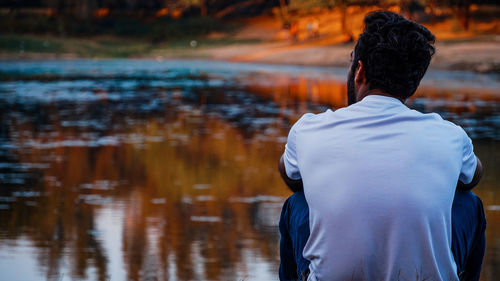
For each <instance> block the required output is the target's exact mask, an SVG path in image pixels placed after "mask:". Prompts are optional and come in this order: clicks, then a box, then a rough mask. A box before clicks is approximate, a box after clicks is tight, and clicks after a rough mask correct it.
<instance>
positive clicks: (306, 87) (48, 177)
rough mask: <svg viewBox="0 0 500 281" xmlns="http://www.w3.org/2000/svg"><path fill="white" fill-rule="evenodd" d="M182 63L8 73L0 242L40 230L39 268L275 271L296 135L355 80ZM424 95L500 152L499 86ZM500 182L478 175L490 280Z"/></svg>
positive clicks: (339, 101) (430, 107)
mask: <svg viewBox="0 0 500 281" xmlns="http://www.w3.org/2000/svg"><path fill="white" fill-rule="evenodd" d="M169 73H170V72H169ZM179 73H180V74H179V75H177V76H175V75H173V76H172V74H169V75H170V76H168V75H165V76H168V77H169V78H164V77H162V76H161V75H159V76H154V75H153V76H145V77H144V76H133V75H132V76H126V75H125V76H123V75H122V76H119V75H117V76H113V75H111V76H109V77H107V76H104V77H99V78H96V79H93V78H95V77H89V76H85V75H84V76H82V77H80V78H79V77H77V76H72V77H71V79H69V78H68V77H65V76H64V75H60V76H58V75H55V76H47V75H42V76H39V75H38V76H37V75H30V74H19V73H17V74H16V73H14V74H9V75H5V76H4V79H3V81H0V109H1V113H0V116H1V119H0V120H1V121H0V122H1V127H0V147H1V150H0V182H1V185H2V188H1V189H0V249H2V248H4V249H16V243H20V242H23V241H28V242H29V243H31V245H32V247H33V248H34V249H36V256H37V259H38V263H39V265H40V266H41V267H42V270H41V271H42V272H43V277H41V276H42V275H40V276H38V277H39V278H40V279H51V280H58V278H60V277H61V274H65V275H66V276H69V277H68V278H70V277H71V278H72V279H76V280H82V279H89V280H109V279H110V278H111V279H112V280H121V279H129V280H239V279H245V280H266V279H271V280H275V279H276V277H277V266H278V262H279V261H278V239H279V234H278V232H277V221H278V219H279V212H280V207H281V203H282V202H283V200H284V198H285V197H286V196H288V194H289V192H288V191H287V190H286V188H285V187H284V185H283V183H282V182H281V179H280V177H279V175H278V173H277V172H276V162H277V159H278V158H279V156H280V154H281V153H282V151H283V145H284V142H285V140H286V134H287V132H288V129H289V126H290V125H291V124H292V123H294V122H295V121H296V120H297V119H298V118H299V117H300V116H301V114H303V113H305V112H308V111H313V112H320V111H323V110H325V109H326V108H327V106H330V107H332V108H338V107H341V106H344V104H345V98H344V96H345V93H344V92H345V87H344V85H343V83H339V82H337V81H335V80H329V79H324V78H314V77H311V76H301V75H295V74H293V75H292V74H290V73H280V72H277V73H273V74H272V75H270V74H269V73H268V72H264V73H261V72H259V71H253V72H245V73H241V74H240V75H239V76H237V77H229V78H228V77H224V76H223V77H219V76H213V77H212V76H207V74H200V75H195V74H192V73H189V74H185V73H184V72H182V71H179ZM5 77H7V78H5ZM47 77H49V78H47ZM213 81H215V82H216V83H215V82H213ZM210 83H213V84H215V85H212V84H210ZM30 93H31V94H30ZM473 94H474V98H472V97H473ZM409 104H410V105H411V106H412V107H415V108H417V109H419V110H422V111H438V112H440V113H441V114H442V115H443V116H445V117H446V118H448V119H451V120H453V121H455V122H457V123H459V124H461V125H463V126H464V127H465V128H466V129H467V130H468V131H469V133H471V135H472V136H473V137H475V138H481V139H484V140H482V141H479V140H478V141H476V146H477V150H478V153H479V155H480V157H481V159H482V160H484V161H483V162H485V164H486V166H487V167H499V166H500V163H498V159H500V155H499V151H500V149H499V144H498V142H497V141H496V140H498V139H500V135H499V134H500V133H499V130H498V129H500V121H499V120H500V119H499V112H500V108H499V105H500V97H499V96H498V94H497V93H494V92H492V91H488V90H484V91H481V92H479V93H475V92H473V91H471V90H467V89H458V90H457V89H455V90H446V89H439V88H432V87H424V88H423V89H422V90H421V91H420V92H419V93H418V94H417V96H416V97H415V98H413V99H412V100H410V102H409ZM493 169H494V168H493ZM493 169H492V170H493ZM498 180H499V178H498V175H496V174H495V173H488V172H487V173H486V175H485V178H484V180H483V182H482V183H481V186H480V188H479V189H478V193H479V194H480V195H481V196H482V198H483V199H484V202H485V205H486V206H487V215H488V220H489V227H488V254H487V257H486V262H485V267H484V272H485V274H483V280H494V276H496V275H497V274H500V272H498V270H497V269H498V268H499V267H498V266H497V265H498V264H499V262H500V257H499V256H498V246H496V245H497V243H496V242H495V241H499V239H500V233H499V229H498V224H495V222H498V219H499V216H498V211H495V210H496V209H495V208H496V207H495V206H498V205H499V204H500V198H499V196H500V195H499V192H498V191H497V189H498ZM488 206H490V207H488ZM491 206H493V207H491ZM488 208H489V209H488ZM13 256H14V257H17V256H16V253H13ZM5 261H6V258H5V257H4V258H2V257H0V264H1V263H3V262H5ZM25 270H26V272H28V271H30V272H35V274H36V272H37V269H33V268H26V269H25ZM20 271H21V272H20ZM22 271H23V269H19V268H12V269H8V270H7V271H5V272H7V273H10V276H13V274H14V273H13V272H18V274H20V275H19V276H21V277H22V276H23V272H22ZM120 274H122V275H123V276H121V275H120ZM21 279H26V278H21Z"/></svg>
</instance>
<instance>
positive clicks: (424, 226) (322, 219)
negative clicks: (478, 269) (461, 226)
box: [284, 95, 477, 281]
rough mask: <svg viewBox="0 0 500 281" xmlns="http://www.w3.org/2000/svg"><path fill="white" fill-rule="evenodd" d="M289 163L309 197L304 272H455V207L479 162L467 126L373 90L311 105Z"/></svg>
mask: <svg viewBox="0 0 500 281" xmlns="http://www.w3.org/2000/svg"><path fill="white" fill-rule="evenodd" d="M284 162H285V169H286V173H287V175H288V176H289V177H290V178H292V179H299V178H302V180H303V183H304V192H305V197H306V200H307V203H308V204H309V209H310V210H309V219H310V229H311V234H310V237H309V240H308V241H307V244H306V246H305V248H304V253H303V254H304V257H305V258H307V259H308V260H310V261H311V264H310V271H311V273H310V275H309V279H308V280H310V281H311V280H312V281H315V280H327V281H336V280H339V281H345V280H377V281H383V280H387V281H389V280H390V281H392V280H433V281H439V280H441V281H452V280H458V277H457V274H456V264H455V261H454V258H453V254H452V252H451V206H452V202H453V197H454V193H455V189H456V185H457V181H458V180H459V179H460V180H461V181H462V182H464V183H466V184H467V183H470V182H471V181H472V178H473V175H474V172H475V169H476V164H477V159H476V156H475V155H474V152H473V147H472V142H471V140H470V138H469V137H468V136H467V134H466V133H465V131H464V130H463V129H462V128H461V127H459V126H456V125H454V124H453V123H451V122H448V121H444V120H443V119H442V118H441V117H440V116H439V115H438V114H435V113H432V114H423V113H420V112H418V111H415V110H410V109H409V108H408V107H406V106H405V105H404V104H403V103H401V102H400V101H399V100H397V99H395V98H391V97H386V96H379V95H370V96H367V97H365V98H364V99H363V100H362V101H360V102H358V103H356V104H353V105H351V106H349V107H345V108H342V109H339V110H337V111H335V112H333V111H331V110H327V111H325V112H324V113H321V114H310V113H308V114H305V115H304V116H303V117H302V118H300V120H299V121H297V123H295V125H293V127H292V129H291V130H290V133H289V135H288V141H287V144H286V147H285V154H284Z"/></svg>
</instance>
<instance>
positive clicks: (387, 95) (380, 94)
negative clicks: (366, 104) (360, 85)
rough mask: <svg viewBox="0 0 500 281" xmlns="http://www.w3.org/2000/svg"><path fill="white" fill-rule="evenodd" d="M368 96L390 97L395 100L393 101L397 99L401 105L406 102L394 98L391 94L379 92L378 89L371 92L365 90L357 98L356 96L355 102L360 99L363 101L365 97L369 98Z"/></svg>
mask: <svg viewBox="0 0 500 281" xmlns="http://www.w3.org/2000/svg"><path fill="white" fill-rule="evenodd" d="M370 95H377V96H385V97H391V98H395V99H398V100H399V101H400V102H402V103H405V101H406V100H402V99H400V98H398V97H395V96H393V95H391V94H388V93H386V92H384V91H382V90H379V89H373V90H366V91H363V92H361V93H359V94H358V95H357V96H356V99H357V101H360V100H362V99H364V98H365V97H366V96H370Z"/></svg>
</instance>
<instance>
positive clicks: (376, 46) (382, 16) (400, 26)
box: [351, 11, 435, 100]
mask: <svg viewBox="0 0 500 281" xmlns="http://www.w3.org/2000/svg"><path fill="white" fill-rule="evenodd" d="M364 25H365V27H364V30H363V33H362V34H361V35H360V37H359V39H358V42H357V44H356V46H355V48H354V57H353V62H354V63H353V64H352V69H351V70H352V72H353V73H354V70H355V69H356V67H357V65H358V63H357V62H358V61H362V62H363V65H364V67H365V75H366V80H367V82H368V85H369V88H370V89H379V90H382V91H384V92H386V93H388V94H390V95H393V96H395V97H397V98H400V99H403V100H404V99H407V98H408V97H410V96H411V95H413V94H414V93H415V91H416V90H417V87H418V85H419V84H420V80H421V79H422V78H423V77H424V74H425V72H426V70H427V67H428V66H429V63H430V61H431V58H432V56H433V55H434V53H435V48H434V42H435V37H434V35H433V34H432V33H431V32H430V31H429V30H428V29H427V28H425V27H424V26H422V25H419V24H417V23H415V22H413V21H410V20H407V19H406V18H404V17H402V16H401V15H398V14H396V13H393V12H388V11H375V12H371V13H369V14H367V15H366V16H365V19H364Z"/></svg>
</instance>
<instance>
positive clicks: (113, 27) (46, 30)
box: [0, 13, 238, 43]
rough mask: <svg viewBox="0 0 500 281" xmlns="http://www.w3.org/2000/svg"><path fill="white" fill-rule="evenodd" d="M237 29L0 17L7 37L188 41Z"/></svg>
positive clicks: (210, 23)
mask: <svg viewBox="0 0 500 281" xmlns="http://www.w3.org/2000/svg"><path fill="white" fill-rule="evenodd" d="M237 28H238V26H237V25H236V24H234V23H227V22H224V21H222V20H220V19H215V18H212V17H187V18H180V19H172V18H159V19H156V18H152V19H148V18H144V19H141V18H138V17H125V16H123V15H122V16H120V17H105V18H102V19H99V18H93V19H89V20H78V19H75V18H73V17H71V16H59V17H51V16H46V15H29V14H21V13H11V14H6V15H2V19H1V20H0V30H2V32H3V33H4V34H5V33H8V34H50V35H53V36H71V37H88V36H96V35H99V36H102V35H106V36H119V37H124V38H131V39H144V40H151V41H152V42H154V43H158V42H163V41H169V40H171V39H176V40H177V39H192V38H196V37H200V36H205V35H208V34H209V33H211V32H222V33H232V32H234V31H235V30H236V29H237Z"/></svg>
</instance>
